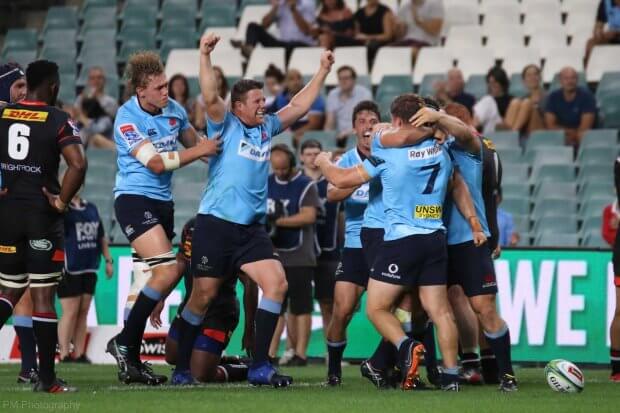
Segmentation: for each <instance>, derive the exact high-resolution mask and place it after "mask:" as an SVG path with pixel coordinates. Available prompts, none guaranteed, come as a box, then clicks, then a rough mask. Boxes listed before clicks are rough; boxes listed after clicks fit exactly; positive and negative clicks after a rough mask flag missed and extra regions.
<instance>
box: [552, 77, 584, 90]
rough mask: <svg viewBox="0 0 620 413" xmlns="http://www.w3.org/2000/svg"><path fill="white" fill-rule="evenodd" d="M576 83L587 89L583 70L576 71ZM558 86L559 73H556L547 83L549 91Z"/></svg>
mask: <svg viewBox="0 0 620 413" xmlns="http://www.w3.org/2000/svg"><path fill="white" fill-rule="evenodd" d="M577 84H578V85H579V86H581V87H583V88H585V89H588V82H587V81H586V74H585V73H584V72H577ZM559 88H560V73H556V74H555V75H554V76H553V80H551V85H549V92H553V91H554V90H556V89H559Z"/></svg>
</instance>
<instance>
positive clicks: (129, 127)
mask: <svg viewBox="0 0 620 413" xmlns="http://www.w3.org/2000/svg"><path fill="white" fill-rule="evenodd" d="M118 130H119V132H120V133H121V136H122V137H123V139H125V142H127V145H129V146H133V145H135V144H136V143H138V142H140V141H142V140H143V139H144V138H143V137H142V135H140V132H138V128H136V125H134V124H133V123H125V124H123V125H120V126H119V127H118Z"/></svg>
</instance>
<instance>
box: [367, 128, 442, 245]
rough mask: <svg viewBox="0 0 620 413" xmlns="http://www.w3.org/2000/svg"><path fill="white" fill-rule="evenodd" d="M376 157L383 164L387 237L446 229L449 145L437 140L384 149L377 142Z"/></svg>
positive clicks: (381, 168)
mask: <svg viewBox="0 0 620 413" xmlns="http://www.w3.org/2000/svg"><path fill="white" fill-rule="evenodd" d="M373 157H376V158H377V161H376V162H379V163H382V165H380V170H381V183H382V185H383V204H384V207H385V214H386V223H387V225H386V234H385V240H394V239H399V238H403V237H406V236H409V235H416V234H430V233H432V232H435V231H438V230H445V228H444V226H443V221H442V214H443V207H442V205H443V202H444V199H445V196H446V191H447V187H448V182H449V179H450V177H451V175H452V161H451V158H450V154H449V153H448V150H447V148H444V147H443V146H442V145H439V144H437V142H436V141H435V140H434V139H427V140H425V141H423V142H421V143H419V144H417V145H415V146H410V147H405V148H384V147H382V146H381V144H380V142H379V141H377V144H375V145H373Z"/></svg>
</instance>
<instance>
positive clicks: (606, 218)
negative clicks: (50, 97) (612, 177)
mask: <svg viewBox="0 0 620 413" xmlns="http://www.w3.org/2000/svg"><path fill="white" fill-rule="evenodd" d="M618 223H620V210H618V201H614V202H612V203H611V204H609V205H606V206H605V208H603V220H602V222H601V235H602V236H603V239H604V240H605V242H607V243H608V244H609V246H610V247H613V246H614V242H615V240H616V233H617V232H618Z"/></svg>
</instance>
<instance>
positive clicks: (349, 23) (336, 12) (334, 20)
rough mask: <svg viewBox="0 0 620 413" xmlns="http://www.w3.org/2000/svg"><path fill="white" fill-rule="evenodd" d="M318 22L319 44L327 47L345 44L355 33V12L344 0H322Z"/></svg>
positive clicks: (331, 47)
mask: <svg viewBox="0 0 620 413" xmlns="http://www.w3.org/2000/svg"><path fill="white" fill-rule="evenodd" d="M316 22H317V29H316V35H317V36H318V41H319V46H321V47H324V48H326V49H333V48H334V47H339V46H345V45H346V44H347V41H348V39H350V38H352V37H353V36H354V34H355V23H354V21H353V12H352V11H351V9H349V8H348V7H347V5H346V4H345V3H344V0H321V9H320V10H319V15H318V16H317V18H316Z"/></svg>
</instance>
